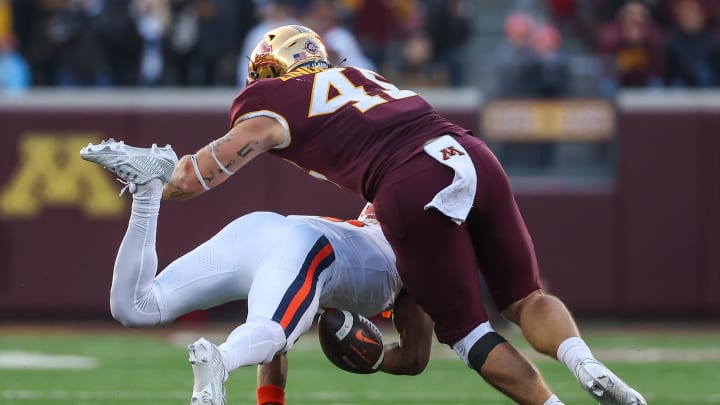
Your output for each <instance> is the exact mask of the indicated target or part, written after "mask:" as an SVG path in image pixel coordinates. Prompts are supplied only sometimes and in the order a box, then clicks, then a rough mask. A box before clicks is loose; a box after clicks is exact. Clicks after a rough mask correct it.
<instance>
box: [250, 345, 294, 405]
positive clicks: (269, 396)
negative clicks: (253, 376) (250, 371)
mask: <svg viewBox="0 0 720 405" xmlns="http://www.w3.org/2000/svg"><path fill="white" fill-rule="evenodd" d="M287 373H288V362H287V354H285V353H281V354H278V355H276V356H275V357H273V359H272V361H271V362H270V363H265V364H259V365H258V369H257V385H258V388H257V392H256V396H257V405H284V404H285V383H286V382H287Z"/></svg>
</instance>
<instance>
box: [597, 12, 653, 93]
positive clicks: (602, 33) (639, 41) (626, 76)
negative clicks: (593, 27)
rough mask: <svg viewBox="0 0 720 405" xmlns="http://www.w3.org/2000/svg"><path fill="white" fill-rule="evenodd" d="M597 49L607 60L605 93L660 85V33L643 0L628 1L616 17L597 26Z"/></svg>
mask: <svg viewBox="0 0 720 405" xmlns="http://www.w3.org/2000/svg"><path fill="white" fill-rule="evenodd" d="M598 51H599V52H600V53H601V55H602V56H603V57H604V58H605V60H606V65H607V66H606V68H605V69H606V72H605V75H606V82H605V89H604V92H605V94H608V95H610V94H613V93H614V91H615V89H616V88H617V87H618V86H619V87H657V86H659V85H661V84H662V74H663V61H664V52H663V44H662V34H661V32H660V31H659V29H658V28H657V26H656V25H655V24H654V23H653V21H652V20H651V19H650V14H649V13H648V10H647V8H646V6H645V4H644V2H642V1H628V2H627V3H626V4H625V6H623V7H622V8H621V9H620V11H619V13H618V16H617V18H616V20H615V21H614V22H613V23H611V24H609V25H606V26H602V27H599V29H598Z"/></svg>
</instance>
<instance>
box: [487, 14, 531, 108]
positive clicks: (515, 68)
mask: <svg viewBox="0 0 720 405" xmlns="http://www.w3.org/2000/svg"><path fill="white" fill-rule="evenodd" d="M532 24H533V22H532V19H531V17H530V15H529V14H527V13H526V12H524V11H515V12H512V13H511V14H510V15H508V17H507V18H506V19H505V40H504V41H503V42H502V43H501V44H499V46H498V48H497V49H496V50H495V53H494V55H491V57H490V59H491V63H492V64H493V71H494V73H495V74H494V75H493V83H492V85H491V88H490V91H489V93H490V94H491V95H492V96H494V97H521V96H524V95H525V92H526V91H527V88H528V86H527V84H526V83H525V81H526V80H527V79H528V77H527V75H526V73H525V67H526V66H527V65H528V64H529V61H530V60H531V59H532V58H533V50H532V47H531V44H530V34H531V31H532Z"/></svg>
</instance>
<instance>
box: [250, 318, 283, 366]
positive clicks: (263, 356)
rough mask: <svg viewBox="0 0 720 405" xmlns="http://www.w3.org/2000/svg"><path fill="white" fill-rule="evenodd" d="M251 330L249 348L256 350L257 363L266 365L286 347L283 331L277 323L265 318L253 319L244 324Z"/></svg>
mask: <svg viewBox="0 0 720 405" xmlns="http://www.w3.org/2000/svg"><path fill="white" fill-rule="evenodd" d="M246 325H247V327H249V328H251V332H250V334H249V337H250V347H254V348H257V349H258V350H257V354H258V356H259V357H258V359H257V360H258V363H268V362H270V361H272V359H273V357H274V356H275V355H276V354H277V353H279V352H280V351H281V350H283V349H285V348H286V347H287V345H288V341H287V337H286V336H285V330H284V329H283V328H282V326H280V324H279V323H277V322H275V321H272V320H270V319H267V318H261V317H253V318H252V319H250V318H249V319H248V321H247V322H246Z"/></svg>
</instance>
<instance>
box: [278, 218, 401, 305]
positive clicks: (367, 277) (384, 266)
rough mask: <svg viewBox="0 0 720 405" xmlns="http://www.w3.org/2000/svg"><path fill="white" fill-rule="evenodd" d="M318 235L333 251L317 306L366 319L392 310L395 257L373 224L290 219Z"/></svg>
mask: <svg viewBox="0 0 720 405" xmlns="http://www.w3.org/2000/svg"><path fill="white" fill-rule="evenodd" d="M288 219H290V220H292V221H298V222H303V223H306V224H308V225H310V226H312V227H313V228H315V229H317V230H319V231H320V232H322V233H323V234H324V235H325V236H326V237H327V238H328V239H329V240H330V244H331V245H332V246H333V249H334V251H335V262H334V263H333V264H332V265H330V268H328V270H327V277H326V278H325V280H324V284H323V288H322V293H321V295H320V306H321V307H325V308H328V307H331V308H341V309H345V310H348V311H352V312H356V313H359V314H362V315H364V316H366V317H370V316H373V315H377V314H379V313H380V312H382V311H385V310H387V309H390V308H391V307H392V304H393V302H394V301H395V298H397V296H398V294H399V293H400V290H401V289H402V281H401V280H400V276H399V275H398V273H397V270H396V268H395V254H394V253H393V251H392V249H391V248H390V245H389V244H388V243H387V241H386V240H385V236H384V235H383V233H382V230H381V229H380V226H379V225H378V224H377V223H368V222H363V221H356V220H351V221H341V220H338V219H335V218H328V217H312V216H294V215H291V216H289V217H288Z"/></svg>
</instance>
